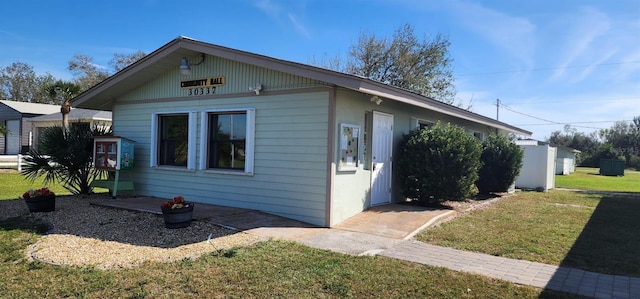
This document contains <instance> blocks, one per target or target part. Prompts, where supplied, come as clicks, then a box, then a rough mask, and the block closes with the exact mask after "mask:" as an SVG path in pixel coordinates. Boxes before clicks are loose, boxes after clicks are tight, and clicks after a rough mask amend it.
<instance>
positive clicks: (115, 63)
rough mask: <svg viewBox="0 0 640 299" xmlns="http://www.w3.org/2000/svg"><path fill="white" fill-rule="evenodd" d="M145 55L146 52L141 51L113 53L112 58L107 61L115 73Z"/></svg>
mask: <svg viewBox="0 0 640 299" xmlns="http://www.w3.org/2000/svg"><path fill="white" fill-rule="evenodd" d="M145 56H147V54H145V53H144V52H142V51H137V52H135V53H131V54H118V53H116V54H113V58H112V59H111V61H109V65H111V67H112V68H113V70H114V72H115V73H117V72H119V71H121V70H122V69H124V68H125V67H128V66H129V65H131V64H133V63H134V62H136V61H138V60H140V59H142V58H144V57H145Z"/></svg>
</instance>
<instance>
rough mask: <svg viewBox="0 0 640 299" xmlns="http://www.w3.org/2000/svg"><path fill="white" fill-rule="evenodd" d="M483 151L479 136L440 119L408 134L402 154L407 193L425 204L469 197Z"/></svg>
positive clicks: (402, 181) (400, 159) (400, 160)
mask: <svg viewBox="0 0 640 299" xmlns="http://www.w3.org/2000/svg"><path fill="white" fill-rule="evenodd" d="M480 154H481V148H480V143H479V142H478V140H477V139H476V138H475V137H473V136H469V135H467V134H466V133H465V132H464V130H463V129H461V128H458V127H452V126H450V125H447V126H444V127H443V126H441V125H440V124H439V123H438V125H436V126H433V127H431V128H425V129H422V130H415V131H412V132H410V133H409V134H407V135H404V136H403V140H402V143H401V149H400V155H399V158H398V169H399V173H400V178H401V182H400V184H401V188H402V193H403V195H404V196H405V197H406V198H409V199H411V200H415V201H418V202H419V203H421V204H435V203H438V202H441V201H444V200H461V199H464V198H466V197H468V196H469V195H470V194H471V192H472V189H473V188H474V187H475V186H474V183H475V181H476V180H477V179H478V169H479V168H480V163H481V162H480Z"/></svg>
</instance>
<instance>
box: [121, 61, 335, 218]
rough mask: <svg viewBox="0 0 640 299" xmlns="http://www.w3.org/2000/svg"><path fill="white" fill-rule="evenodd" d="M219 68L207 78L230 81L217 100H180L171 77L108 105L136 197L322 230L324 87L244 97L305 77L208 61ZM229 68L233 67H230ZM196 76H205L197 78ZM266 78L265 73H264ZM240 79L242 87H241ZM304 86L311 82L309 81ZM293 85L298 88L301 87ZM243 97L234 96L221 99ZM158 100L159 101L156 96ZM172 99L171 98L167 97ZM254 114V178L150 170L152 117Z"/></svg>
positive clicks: (325, 151) (175, 84) (173, 76)
mask: <svg viewBox="0 0 640 299" xmlns="http://www.w3.org/2000/svg"><path fill="white" fill-rule="evenodd" d="M208 61H209V62H210V63H213V64H212V65H211V67H213V65H216V67H213V68H214V69H216V71H215V73H214V74H212V75H225V76H226V77H227V83H231V82H237V83H233V84H230V85H229V86H226V87H227V89H222V88H220V91H221V92H220V93H216V94H217V95H216V96H215V97H212V98H211V99H206V98H203V97H198V98H197V99H196V98H190V97H184V95H182V94H181V92H182V91H181V90H180V89H179V88H173V87H172V88H166V89H163V88H160V87H159V86H163V85H167V84H171V85H174V86H179V85H178V84H179V82H178V81H179V79H180V78H178V77H176V76H175V74H173V73H171V74H167V75H166V76H162V77H160V78H158V79H157V80H156V81H154V82H149V83H148V84H147V85H145V86H142V87H139V88H138V89H136V90H134V91H132V93H130V94H127V95H126V96H124V97H122V98H121V99H118V100H117V101H116V104H115V105H114V108H113V125H114V134H116V135H119V136H123V137H126V138H130V139H133V140H135V141H136V142H137V143H136V144H135V146H136V149H135V150H136V157H135V159H136V168H135V171H134V182H135V188H136V192H137V193H138V194H140V195H146V196H156V197H160V198H172V197H174V196H176V195H182V196H184V197H185V198H186V199H187V200H190V201H195V202H201V203H209V204H218V205H225V206H233V207H241V208H248V209H256V210H262V211H265V212H269V213H273V214H277V215H281V216H285V217H289V218H292V219H297V220H301V221H305V222H308V223H312V224H316V225H321V226H324V225H325V224H326V223H325V216H326V197H327V196H326V190H327V186H326V184H327V167H328V166H327V150H328V149H327V138H328V135H327V127H328V103H329V89H328V88H317V87H316V88H311V89H306V90H305V89H297V90H295V91H293V90H291V91H280V92H278V93H277V94H271V95H268V94H261V95H259V96H256V95H255V94H253V93H251V94H246V92H247V91H248V86H250V85H252V84H253V85H254V84H255V82H262V83H263V84H265V89H266V88H267V86H270V85H269V84H271V83H269V84H267V83H266V82H271V81H269V80H274V81H273V84H274V85H272V86H275V84H276V81H279V82H278V83H277V84H279V86H281V87H283V86H293V85H291V84H292V83H293V82H299V83H301V84H302V83H304V82H306V81H305V80H303V79H299V78H293V77H291V76H286V75H276V74H268V73H269V72H265V71H264V70H262V69H253V70H252V71H255V72H251V71H250V73H251V75H240V74H241V72H239V71H234V72H232V70H233V68H234V67H236V68H240V69H245V70H247V69H251V68H247V67H244V68H243V67H242V65H236V64H234V63H229V64H230V66H227V67H228V68H229V69H228V71H223V70H219V71H218V68H217V67H219V66H220V64H215V62H216V61H217V60H216V59H212V60H208ZM218 62H220V61H218ZM231 64H233V65H232V66H231ZM197 69H198V68H197V67H194V68H193V70H194V76H192V77H202V76H200V75H202V74H200V75H198V74H197V73H196V70H197ZM263 75H264V76H263ZM240 81H241V82H240ZM307 83H309V82H307ZM298 87H300V86H299V85H298ZM223 90H224V91H225V94H226V93H227V92H228V93H231V92H232V91H234V92H240V93H241V94H240V95H238V96H234V95H227V96H221V95H220V94H221V93H222V91H223ZM155 97H157V98H158V99H160V100H158V101H154V100H153V99H154V98H155ZM170 97H176V98H173V99H169V98H170ZM226 108H230V109H233V108H252V109H255V115H256V119H255V123H256V126H255V159H254V173H253V174H252V175H237V174H222V173H213V172H211V171H207V170H202V169H197V168H196V170H194V171H188V170H186V169H182V170H169V169H166V168H162V167H160V168H155V167H150V166H149V165H150V161H149V159H150V151H151V148H152V147H154V145H152V144H150V142H151V134H152V132H151V130H152V127H151V126H152V124H151V119H152V115H153V113H158V112H170V111H197V112H200V111H206V110H210V109H226ZM200 117H201V116H200V114H199V113H198V121H197V122H198V125H197V130H198V132H197V134H196V136H198V137H197V144H196V148H197V149H198V150H197V157H196V159H199V158H200V155H201V154H202V153H200V142H202V140H200V132H199V130H200V122H202V121H203V120H202V119H200Z"/></svg>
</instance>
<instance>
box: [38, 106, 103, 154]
mask: <svg viewBox="0 0 640 299" xmlns="http://www.w3.org/2000/svg"><path fill="white" fill-rule="evenodd" d="M57 107H58V112H56V113H52V114H47V115H41V116H36V117H32V118H29V120H28V121H29V122H30V123H31V132H32V136H33V145H32V148H34V149H38V143H39V140H40V138H41V135H42V130H44V129H45V128H48V127H53V126H62V112H60V106H57ZM68 117H69V123H70V124H71V125H73V124H74V123H87V124H89V125H90V126H105V127H108V126H111V111H102V110H93V109H82V108H73V109H71V111H70V112H69V116H68Z"/></svg>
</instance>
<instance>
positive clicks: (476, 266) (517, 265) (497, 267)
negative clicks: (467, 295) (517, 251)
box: [379, 240, 640, 298]
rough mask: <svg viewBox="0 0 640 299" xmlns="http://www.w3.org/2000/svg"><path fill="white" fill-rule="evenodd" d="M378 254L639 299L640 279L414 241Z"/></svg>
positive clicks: (570, 290)
mask: <svg viewBox="0 0 640 299" xmlns="http://www.w3.org/2000/svg"><path fill="white" fill-rule="evenodd" d="M379 255H382V256H387V257H391V258H396V259H401V260H406V261H410V262H415V263H420V264H425V265H431V266H440V267H445V268H449V269H452V270H456V271H464V272H470V273H476V274H482V275H486V276H490V277H493V278H498V279H503V280H507V281H511V282H514V283H518V284H523V285H530V286H535V287H539V288H546V289H550V290H556V291H563V292H567V293H573V294H579V295H584V296H590V297H595V298H640V278H636V277H628V276H619V275H608V274H601V273H595V272H589V271H584V270H579V269H573V268H567V267H558V266H552V265H546V264H541V263H536V262H529V261H522V260H514V259H508V258H503V257H498V256H493V255H488V254H483V253H475V252H469V251H463V250H457V249H453V248H448V247H442V246H435V245H431V244H427V243H422V242H419V241H415V240H409V241H406V242H402V243H400V244H398V245H396V246H393V247H392V248H389V249H387V250H385V251H383V252H381V253H379Z"/></svg>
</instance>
